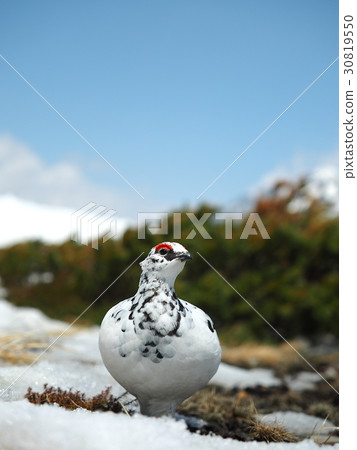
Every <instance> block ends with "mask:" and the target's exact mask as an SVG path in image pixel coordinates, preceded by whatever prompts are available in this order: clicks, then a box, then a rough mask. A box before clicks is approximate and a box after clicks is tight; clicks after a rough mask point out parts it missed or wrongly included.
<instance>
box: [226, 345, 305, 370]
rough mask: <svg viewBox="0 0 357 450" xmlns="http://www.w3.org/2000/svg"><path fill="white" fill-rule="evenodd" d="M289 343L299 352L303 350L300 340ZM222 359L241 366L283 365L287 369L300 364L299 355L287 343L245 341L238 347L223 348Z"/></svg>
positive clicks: (273, 366)
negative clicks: (274, 343)
mask: <svg viewBox="0 0 357 450" xmlns="http://www.w3.org/2000/svg"><path fill="white" fill-rule="evenodd" d="M291 345H292V346H293V347H294V348H295V349H296V350H297V351H299V352H301V351H303V350H304V347H305V346H304V344H303V343H302V342H298V341H296V342H292V343H291ZM222 360H223V361H224V362H226V363H229V364H233V365H238V366H242V367H248V368H251V367H257V366H260V367H271V368H276V367H283V368H284V369H289V368H291V367H294V366H297V365H299V364H301V357H300V356H299V355H298V354H297V353H296V352H295V351H294V349H293V348H291V346H290V345H289V344H287V343H285V342H284V343H283V344H281V345H275V346H273V345H265V344H258V343H245V344H241V345H239V346H238V347H226V348H223V354H222Z"/></svg>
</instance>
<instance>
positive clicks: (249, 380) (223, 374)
mask: <svg viewBox="0 0 357 450" xmlns="http://www.w3.org/2000/svg"><path fill="white" fill-rule="evenodd" d="M210 384H217V385H219V386H223V387H225V388H227V389H233V388H239V389H245V388H248V387H254V386H267V387H268V386H279V385H280V384H281V381H280V380H279V379H278V378H276V377H275V376H274V374H273V371H272V370H271V369H261V368H257V369H242V368H240V367H235V366H231V365H229V364H225V363H221V364H220V366H219V368H218V370H217V373H216V374H215V375H214V377H213V378H212V379H211V381H210Z"/></svg>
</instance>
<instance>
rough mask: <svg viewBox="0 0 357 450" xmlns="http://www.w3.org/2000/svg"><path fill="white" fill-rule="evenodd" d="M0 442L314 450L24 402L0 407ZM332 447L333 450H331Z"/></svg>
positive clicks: (22, 446) (24, 447) (24, 448)
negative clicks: (239, 439)
mask: <svg viewBox="0 0 357 450" xmlns="http://www.w3.org/2000/svg"><path fill="white" fill-rule="evenodd" d="M0 430H1V437H0V441H1V444H2V446H3V448H16V449H18V450H28V449H38V450H42V449H43V450H52V449H53V450H57V449H58V448H66V449H71V450H77V449H78V450H83V449H85V450H98V449H105V450H111V449H113V450H120V449H125V450H138V449H145V450H158V449H168V450H176V449H177V450H182V449H183V448H184V449H186V450H190V449H192V450H193V449H201V448H204V449H205V450H221V449H227V450H230V449H232V450H237V449H238V450H255V449H258V450H315V449H316V450H318V449H321V450H322V449H326V450H327V449H331V447H330V446H322V447H320V446H318V445H317V444H315V443H314V442H313V441H311V440H305V441H302V442H300V443H297V444H266V443H263V442H238V441H233V440H231V439H222V438H221V437H218V436H200V435H198V434H192V433H190V432H189V431H188V430H187V429H186V425H185V422H184V421H176V420H174V419H172V418H168V417H162V418H152V417H144V416H141V415H139V414H137V415H135V416H133V417H127V416H125V415H124V414H120V415H118V414H114V413H111V412H107V413H100V412H89V411H86V410H81V409H77V410H75V411H68V410H64V409H62V408H59V407H54V406H49V405H42V406H34V405H32V404H30V403H28V402H27V401H26V400H21V401H18V402H12V403H9V404H5V403H4V402H0ZM337 448H338V447H337V446H335V447H334V449H335V450H337Z"/></svg>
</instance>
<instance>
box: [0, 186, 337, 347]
mask: <svg viewBox="0 0 357 450" xmlns="http://www.w3.org/2000/svg"><path fill="white" fill-rule="evenodd" d="M299 205H300V207H299ZM328 207H329V205H327V204H325V203H324V202H323V201H321V200H317V199H315V198H312V197H310V196H309V195H308V193H307V192H306V182H305V181H304V180H301V181H300V182H299V183H296V184H292V183H288V182H281V183H277V184H276V185H275V186H274V187H273V189H272V190H271V191H270V192H269V193H268V194H267V195H265V196H263V197H261V198H259V199H258V201H257V202H256V204H255V206H254V208H252V211H254V212H257V213H259V215H260V218H261V219H262V221H263V223H264V226H265V228H266V229H267V231H268V233H269V235H270V238H271V239H262V238H261V235H260V234H259V232H258V234H257V235H256V236H253V235H252V236H249V237H248V239H241V234H242V231H243V229H244V226H245V224H246V220H242V221H237V222H236V223H235V225H234V228H233V236H232V239H225V225H224V222H223V221H221V220H220V221H215V220H213V218H214V215H212V220H209V221H207V222H205V229H206V230H207V232H208V233H209V234H210V235H211V236H212V239H203V238H202V237H201V236H200V235H199V233H197V235H196V236H195V238H194V239H185V237H187V235H188V234H189V232H190V231H191V230H192V229H193V226H192V222H191V221H190V220H189V218H188V217H187V216H186V215H185V214H182V236H183V239H181V240H180V242H181V243H182V244H183V245H185V246H186V247H187V248H188V250H189V251H190V252H191V254H192V255H193V258H194V260H193V261H192V262H189V263H188V264H187V265H186V268H185V270H184V271H183V272H182V274H181V275H180V276H179V277H178V279H177V282H176V291H177V293H178V295H179V296H180V297H181V298H184V299H186V300H188V301H190V302H192V303H194V304H196V305H198V306H199V307H201V308H203V309H204V310H205V311H206V312H207V313H208V314H209V315H210V316H211V317H212V318H213V319H214V321H215V324H216V327H217V329H218V330H219V331H220V333H221V336H223V337H224V339H225V340H226V341H230V342H232V343H233V342H235V341H236V340H240V341H241V340H250V339H265V340H271V341H273V340H274V339H276V338H277V336H276V334H275V333H274V331H273V330H272V329H271V328H270V327H269V326H268V325H267V324H266V323H265V322H264V320H263V319H262V318H261V317H260V316H259V315H258V314H257V313H256V312H255V311H254V310H253V308H252V307H254V308H255V309H256V310H257V311H259V313H260V314H261V315H262V316H263V317H264V318H265V319H266V320H267V321H269V322H270V323H271V324H272V326H273V327H274V328H276V329H277V330H278V331H279V332H280V333H281V334H282V335H283V336H284V337H286V338H292V337H297V336H306V337H314V336H317V335H321V334H327V333H328V334H333V335H335V336H337V333H338V218H337V217H333V216H331V215H329V214H328V211H329V209H328ZM215 211H218V210H217V209H215V208H212V207H210V206H208V205H205V206H202V207H200V208H199V209H198V210H197V211H193V212H194V213H195V215H196V217H197V218H200V217H201V216H202V214H203V213H205V212H215ZM169 222H170V226H169V230H170V231H171V232H172V229H173V217H170V221H169ZM163 240H173V239H172V235H170V234H169V235H168V236H153V235H151V234H150V233H149V232H147V233H146V239H145V240H140V239H138V237H137V230H134V229H132V230H128V231H126V233H125V234H124V236H123V237H122V238H121V239H119V240H110V241H108V242H106V243H105V244H101V245H100V246H99V249H98V250H94V249H93V248H91V247H90V246H83V245H79V244H76V243H75V242H72V241H68V242H65V243H63V244H62V245H45V244H43V243H41V242H37V241H36V242H26V243H21V244H18V245H14V246H12V247H9V248H5V249H1V250H0V276H1V279H2V284H3V286H4V287H5V288H6V289H7V292H8V298H9V300H10V301H12V302H13V303H15V304H16V305H22V306H34V307H36V308H40V309H41V310H42V311H44V312H45V313H46V314H47V315H49V316H50V317H54V318H57V319H66V320H69V321H70V320H73V319H75V318H76V317H77V316H78V315H79V314H80V313H81V312H82V311H83V310H84V309H85V308H86V307H87V306H89V305H90V304H91V303H92V302H94V301H95V300H96V301H95V303H94V304H93V306H92V307H91V308H89V310H88V311H87V312H86V313H85V315H84V316H83V318H82V319H85V320H86V321H87V322H91V323H92V322H94V323H100V321H101V319H102V318H103V316H104V314H105V312H106V311H107V310H108V309H109V308H110V307H111V306H112V305H114V304H115V303H117V302H118V301H119V300H123V299H125V298H128V297H130V296H132V295H133V294H134V293H135V292H136V290H137V286H138V279H139V276H140V267H139V264H138V262H139V261H140V260H142V259H144V257H145V255H143V256H142V258H140V260H139V261H138V262H137V263H135V264H134V265H133V266H132V267H131V268H130V269H129V270H127V271H126V268H127V267H128V265H129V264H130V263H131V262H132V261H133V260H134V259H135V258H136V257H137V256H138V255H139V254H140V253H141V252H144V254H147V252H148V251H149V250H150V248H151V247H152V246H154V245H155V244H157V243H159V242H161V241H163ZM197 252H199V253H200V254H201V255H202V256H203V257H204V258H205V259H206V260H207V261H208V262H209V263H210V264H211V265H212V266H213V267H214V268H215V269H216V270H217V271H218V272H219V273H220V274H221V275H222V276H223V277H224V278H225V279H226V280H227V281H228V282H229V283H230V284H231V285H232V286H233V287H234V289H235V290H236V291H237V292H238V293H239V294H241V296H242V297H241V296H240V295H239V294H237V292H235V291H234V290H233V289H232V288H231V287H230V286H229V285H228V284H227V283H226V282H225V281H224V280H223V279H222V278H221V277H220V276H219V275H218V274H217V273H216V272H215V271H214V270H212V268H211V267H210V266H209V265H208V264H207V263H206V262H205V261H204V260H203V259H202V258H201V257H200V256H199V255H198V254H197ZM122 272H124V273H123V274H122V276H121V277H120V278H119V279H118V281H117V282H115V283H114V284H113V285H112V286H111V287H110V288H108V286H109V285H110V284H111V283H112V282H113V281H114V280H115V279H116V278H117V277H118V275H120V274H121V273H122ZM103 291H105V292H104V293H103ZM243 298H244V299H245V300H246V301H245V300H244V299H243ZM248 302H249V304H248ZM250 305H251V306H252V307H251V306H250Z"/></svg>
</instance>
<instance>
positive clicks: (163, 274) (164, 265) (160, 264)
mask: <svg viewBox="0 0 357 450" xmlns="http://www.w3.org/2000/svg"><path fill="white" fill-rule="evenodd" d="M189 259H192V256H191V255H190V253H189V252H188V251H187V250H186V249H185V247H184V246H183V245H181V244H179V243H178V242H162V243H161V244H159V245H156V247H153V248H152V249H151V250H150V252H149V254H148V256H147V257H146V258H145V259H144V261H142V262H141V263H140V266H141V269H142V271H143V274H144V273H145V274H147V275H148V276H149V277H151V276H152V277H155V278H156V279H161V280H163V281H165V282H167V283H168V284H169V285H170V286H173V284H174V282H175V279H176V277H177V275H178V274H179V273H180V272H181V270H182V269H183V267H184V265H185V262H186V261H187V260H189Z"/></svg>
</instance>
